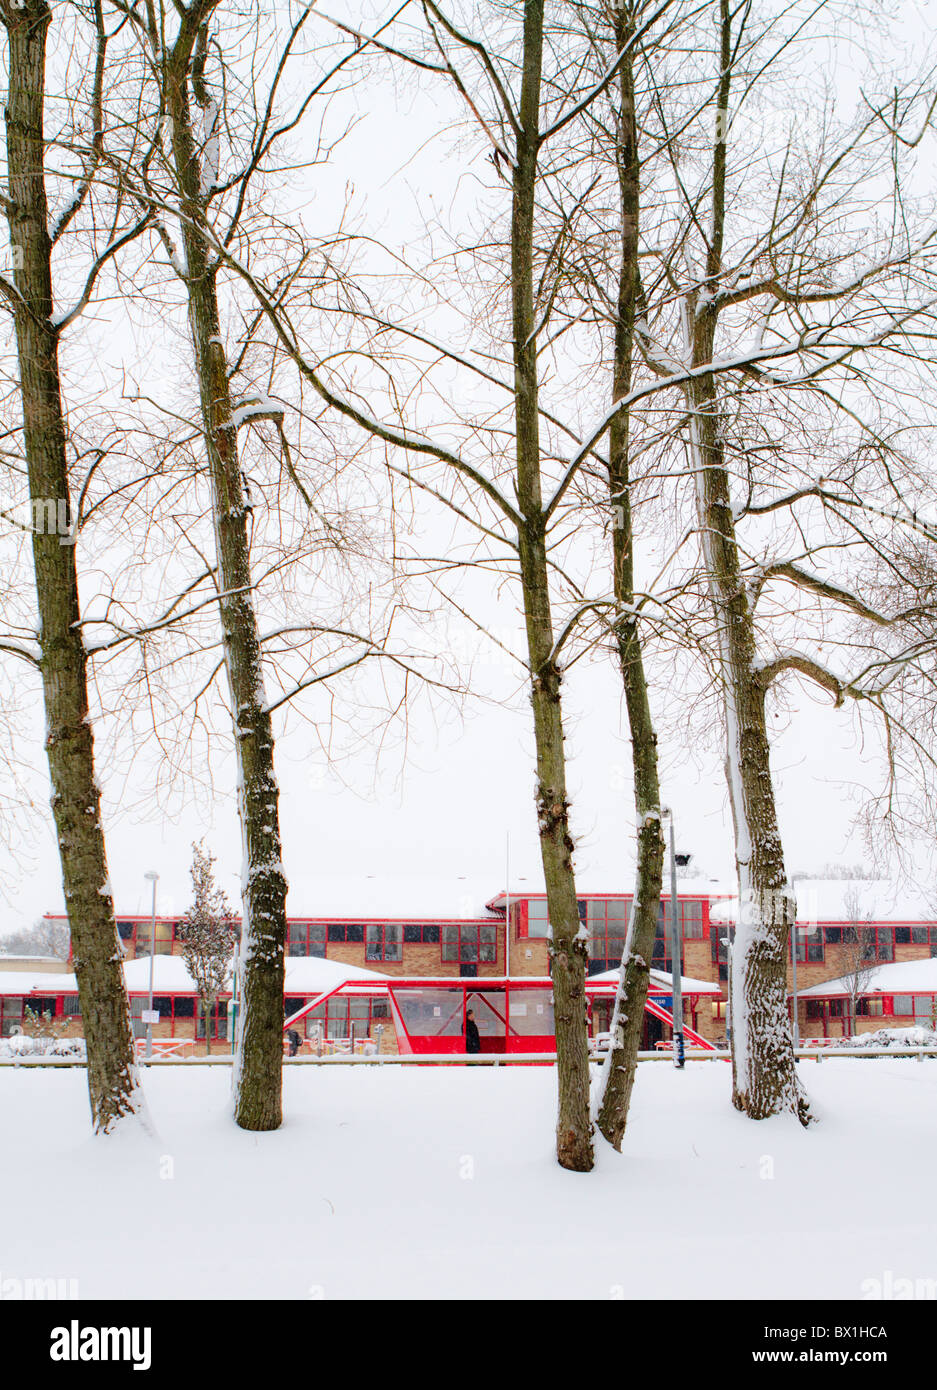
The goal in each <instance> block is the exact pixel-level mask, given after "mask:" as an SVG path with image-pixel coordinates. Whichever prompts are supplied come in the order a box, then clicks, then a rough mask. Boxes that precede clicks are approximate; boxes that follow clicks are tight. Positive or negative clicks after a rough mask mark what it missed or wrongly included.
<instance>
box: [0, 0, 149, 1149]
mask: <svg viewBox="0 0 937 1390" xmlns="http://www.w3.org/2000/svg"><path fill="white" fill-rule="evenodd" d="M50 18H51V12H50V10H49V7H48V5H46V4H45V3H44V0H16V2H14V0H2V3H0V19H2V22H3V25H4V27H5V29H6V33H7V41H8V83H9V86H8V91H7V94H6V143H7V162H8V170H9V175H8V177H9V199H10V206H9V209H8V213H7V220H8V223H9V229H10V243H11V246H13V247H14V248H16V250H17V252H18V256H17V257H16V258H15V269H14V284H15V287H16V290H17V293H18V295H19V296H20V301H19V303H18V304H17V305H16V308H15V313H14V319H15V327H16V346H17V357H18V362H19V376H20V396H21V400H22V411H23V436H24V442H25V450H26V462H27V470H28V475H29V495H30V502H31V507H32V522H33V525H32V530H33V537H32V547H33V565H34V571H35V581H36V600H37V607H38V613H39V628H40V631H39V646H40V651H41V662H40V666H41V673H42V687H43V699H44V703H45V713H46V727H47V734H46V754H47V756H48V760H49V772H50V777H51V782H52V811H53V815H54V817H55V826H56V832H57V835H58V843H59V857H60V860H61V864H62V879H63V884H64V891H65V905H66V909H67V912H68V921H69V927H70V929H71V939H72V954H73V960H74V967H75V976H76V979H77V982H78V998H79V1004H80V1008H81V1017H82V1026H83V1029H84V1035H85V1042H86V1046H87V1054H88V1090H89V1094H90V1099H91V1115H92V1121H93V1124H94V1127H95V1129H96V1130H97V1131H99V1132H102V1133H103V1132H107V1131H108V1130H110V1129H111V1128H112V1127H113V1125H114V1124H115V1122H116V1121H117V1120H119V1119H120V1118H121V1117H122V1116H124V1115H129V1114H132V1113H133V1112H135V1111H137V1110H138V1109H139V1108H140V1106H141V1105H142V1093H141V1091H140V1089H139V1082H138V1072H137V1067H136V1057H135V1051H134V1040H133V1030H132V1028H131V1023H130V1009H129V1006H128V1002H127V992H126V989H125V988H124V979H123V972H122V970H121V958H122V953H121V948H120V941H119V938H118V935H117V927H116V923H115V921H114V904H113V899H112V896H111V890H110V884H109V880H108V873H107V859H106V855H105V849H104V832H103V829H102V825H101V807H100V801H101V797H100V791H99V789H98V785H97V783H96V781H95V776H94V740H93V736H92V732H91V722H90V715H89V711H88V684H87V669H86V668H87V656H86V653H85V649H84V642H83V638H82V632H81V628H80V626H79V618H80V612H79V601H78V578H77V567H76V557H75V549H76V547H75V543H74V539H73V537H72V536H71V535H70V531H71V525H72V513H71V505H70V498H69V487H68V463H67V458H66V448H65V419H64V411H63V405H62V389H61V381H60V377H59V364H58V331H57V329H56V327H55V326H54V324H53V322H52V314H53V298H52V246H51V242H50V238H49V230H48V208H47V204H46V192H45V176H44V159H45V141H44V131H43V118H44V97H45V48H46V37H47V34H48V29H49V23H50ZM52 517H55V518H56V524H51V519H52ZM62 519H65V521H66V523H67V531H68V533H69V534H66V535H62V534H60V533H59V530H60V527H61V520H62Z"/></svg>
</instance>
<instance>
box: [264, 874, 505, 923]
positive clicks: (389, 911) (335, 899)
mask: <svg viewBox="0 0 937 1390" xmlns="http://www.w3.org/2000/svg"><path fill="white" fill-rule="evenodd" d="M496 888H497V879H495V881H494V883H492V880H491V878H490V876H485V877H478V876H477V875H469V874H466V875H465V876H464V877H462V878H434V877H429V876H427V875H426V874H400V875H399V876H398V875H394V874H375V875H373V876H370V875H369V876H368V877H367V878H360V879H349V878H335V879H329V878H317V879H316V883H315V890H314V892H313V893H306V894H304V895H303V900H302V902H301V903H300V902H291V903H290V906H289V912H288V915H289V916H290V917H291V918H300V919H301V918H303V917H320V918H321V917H334V918H335V919H336V921H341V919H342V918H345V917H359V918H363V919H365V920H367V919H369V918H370V919H371V920H372V921H381V920H388V919H389V920H394V921H400V922H407V921H410V920H419V919H420V918H427V919H430V920H432V919H433V918H438V919H443V920H445V919H446V918H460V917H487V916H488V914H487V912H486V911H485V903H486V902H487V901H488V900H489V898H490V897H491V896H492V891H493V889H496Z"/></svg>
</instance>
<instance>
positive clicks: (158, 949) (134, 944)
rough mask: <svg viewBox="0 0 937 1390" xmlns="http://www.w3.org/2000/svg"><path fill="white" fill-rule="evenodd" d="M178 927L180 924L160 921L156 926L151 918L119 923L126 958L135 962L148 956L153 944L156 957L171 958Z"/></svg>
mask: <svg viewBox="0 0 937 1390" xmlns="http://www.w3.org/2000/svg"><path fill="white" fill-rule="evenodd" d="M178 925H179V924H178V922H161V921H159V919H157V921H156V923H155V925H154V923H153V922H152V920H151V919H150V918H139V919H138V920H136V921H127V920H126V919H125V920H122V921H120V922H118V923H117V933H118V935H119V937H120V940H121V944H122V946H123V948H124V956H125V958H126V959H127V960H135V959H136V957H137V956H148V955H149V954H150V943H151V942H152V944H153V954H154V955H157V956H171V955H172V949H173V944H174V942H175V940H176V930H177V928H178Z"/></svg>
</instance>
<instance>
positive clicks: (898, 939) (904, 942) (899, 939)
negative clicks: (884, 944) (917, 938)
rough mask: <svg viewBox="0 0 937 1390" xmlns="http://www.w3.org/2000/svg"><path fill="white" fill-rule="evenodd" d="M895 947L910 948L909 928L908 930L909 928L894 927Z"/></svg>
mask: <svg viewBox="0 0 937 1390" xmlns="http://www.w3.org/2000/svg"><path fill="white" fill-rule="evenodd" d="M895 945H896V946H910V945H911V928H910V927H895Z"/></svg>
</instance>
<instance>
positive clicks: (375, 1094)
mask: <svg viewBox="0 0 937 1390" xmlns="http://www.w3.org/2000/svg"><path fill="white" fill-rule="evenodd" d="M801 1074H802V1076H803V1077H804V1080H805V1082H806V1084H807V1086H808V1089H809V1091H810V1094H811V1097H812V1099H813V1101H814V1107H815V1110H816V1112H817V1113H818V1114H819V1116H820V1120H821V1123H820V1124H819V1125H817V1126H815V1127H814V1128H813V1129H812V1130H811V1131H810V1132H809V1133H805V1132H804V1131H802V1130H801V1129H800V1128H799V1126H797V1125H796V1123H794V1122H793V1121H786V1120H772V1121H769V1122H766V1123H762V1124H755V1123H753V1122H751V1121H749V1120H746V1119H744V1118H743V1117H742V1116H740V1115H737V1114H736V1113H735V1112H734V1111H733V1110H732V1109H731V1107H730V1105H729V1099H728V1096H729V1071H728V1067H727V1066H726V1065H724V1064H722V1063H705V1064H700V1063H697V1064H690V1065H688V1066H687V1068H686V1071H685V1072H684V1073H683V1074H677V1073H675V1072H674V1071H673V1069H672V1068H671V1067H670V1066H668V1065H665V1064H656V1063H655V1064H646V1065H642V1066H641V1068H640V1071H639V1077H638V1083H637V1087H636V1090H635V1099H634V1108H633V1120H632V1125H631V1127H630V1131H629V1138H628V1141H627V1152H626V1153H625V1154H623V1155H621V1156H620V1157H619V1156H617V1155H616V1154H614V1153H613V1152H612V1151H611V1150H610V1149H608V1148H607V1147H605V1146H604V1145H603V1144H602V1143H601V1142H600V1143H599V1146H598V1147H599V1162H598V1166H597V1170H596V1171H595V1172H594V1173H592V1174H591V1175H574V1174H569V1173H565V1172H562V1171H561V1170H560V1169H559V1168H557V1167H556V1164H555V1162H554V1160H553V1157H552V1144H551V1140H552V1125H553V1103H554V1095H553V1087H554V1078H553V1073H552V1071H551V1070H549V1069H547V1068H539V1067H538V1068H521V1067H516V1068H507V1069H500V1068H499V1069H496V1070H490V1069H488V1068H485V1069H481V1068H479V1069H477V1070H472V1069H469V1068H466V1069H464V1070H462V1069H455V1068H445V1069H443V1068H419V1069H417V1068H396V1067H393V1068H392V1067H388V1068H384V1069H381V1070H378V1069H377V1068H372V1067H358V1068H351V1067H330V1068H326V1067H323V1068H321V1069H319V1068H313V1067H295V1068H288V1069H287V1075H286V1090H285V1101H286V1111H287V1116H288V1119H287V1122H286V1123H285V1125H284V1126H283V1128H282V1129H281V1130H280V1131H279V1132H277V1133H274V1134H266V1135H252V1134H246V1133H244V1132H242V1131H240V1130H238V1129H237V1128H236V1127H235V1126H234V1124H233V1122H232V1121H231V1120H230V1119H229V1116H228V1102H229V1092H228V1088H229V1085H230V1078H229V1073H228V1070H227V1069H226V1068H220V1067H216V1068H196V1067H192V1068H188V1069H187V1068H186V1067H184V1066H178V1067H164V1068H162V1069H159V1068H154V1069H153V1070H152V1072H150V1074H149V1075H148V1076H147V1077H146V1090H147V1094H148V1097H149V1101H150V1107H151V1112H152V1116H153V1119H154V1121H155V1124H156V1126H157V1129H158V1132H159V1138H158V1140H154V1139H151V1138H148V1137H146V1136H144V1135H142V1134H139V1133H135V1134H129V1135H124V1136H122V1137H119V1138H116V1139H114V1140H95V1139H92V1138H91V1137H90V1136H89V1134H88V1116H87V1104H86V1096H85V1079H84V1074H83V1073H82V1072H81V1071H79V1070H73V1069H70V1070H68V1071H65V1070H62V1071H52V1070H45V1069H43V1070H38V1069H37V1070H27V1069H26V1068H17V1069H14V1068H8V1067H7V1068H2V1069H0V1115H2V1120H3V1124H2V1132H3V1142H2V1146H0V1185H2V1192H3V1201H2V1217H0V1278H6V1277H9V1276H15V1277H18V1278H40V1277H44V1278H62V1279H77V1281H78V1293H79V1296H80V1297H82V1298H104V1297H112V1296H122V1297H187V1298H192V1297H199V1296H209V1297H211V1296H214V1297H219V1296H220V1297H241V1298H243V1297H248V1298H250V1297H261V1298H310V1297H313V1298H315V1297H325V1298H333V1297H334V1298H339V1297H350V1296H356V1295H357V1296H364V1297H447V1296H456V1297H458V1296H475V1297H543V1298H555V1297H559V1296H573V1297H580V1298H591V1299H607V1298H610V1297H626V1298H627V1297H632V1296H634V1295H637V1296H642V1297H655V1296H656V1297H704V1298H712V1297H723V1298H724V1297H740V1298H770V1297H786V1298H791V1297H807V1298H861V1297H862V1296H863V1281H864V1280H868V1279H883V1278H884V1277H885V1275H886V1272H887V1271H891V1272H892V1276H893V1277H894V1278H896V1279H897V1278H910V1279H919V1278H920V1279H937V1194H935V1191H934V1186H933V1184H932V1183H931V1181H930V1178H929V1166H930V1155H931V1153H932V1151H933V1147H934V1141H935V1138H937V1062H934V1061H927V1062H924V1063H918V1062H915V1061H903V1060H898V1059H896V1060H890V1059H886V1060H882V1061H875V1062H870V1061H856V1060H846V1059H840V1060H833V1059H829V1060H827V1061H826V1062H824V1063H823V1064H822V1065H820V1066H818V1065H816V1064H803V1065H802V1067H801ZM170 1174H171V1176H170ZM102 1209H103V1210H102Z"/></svg>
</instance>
